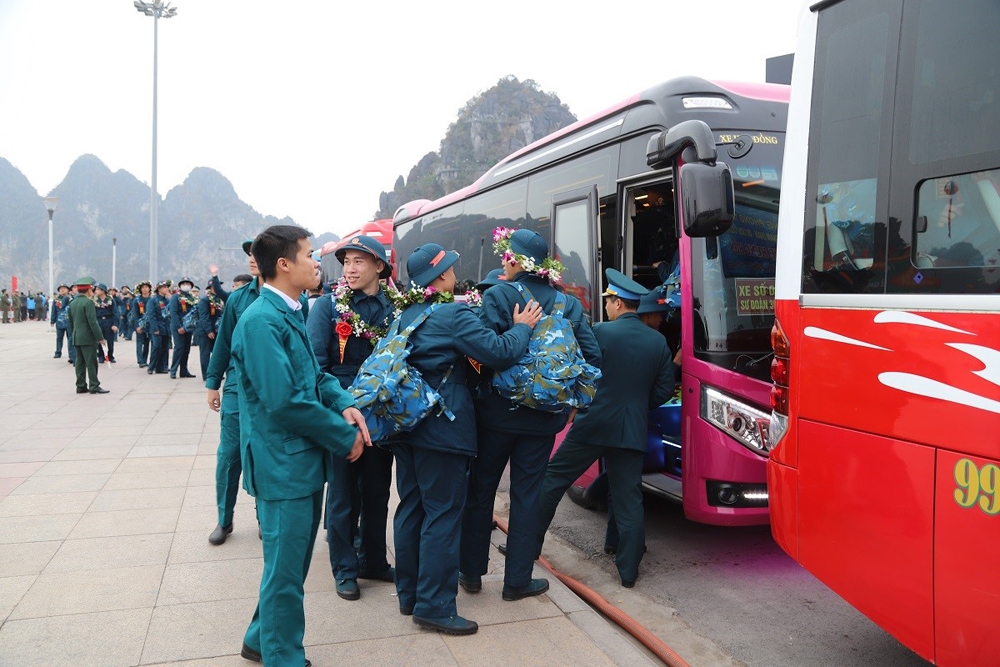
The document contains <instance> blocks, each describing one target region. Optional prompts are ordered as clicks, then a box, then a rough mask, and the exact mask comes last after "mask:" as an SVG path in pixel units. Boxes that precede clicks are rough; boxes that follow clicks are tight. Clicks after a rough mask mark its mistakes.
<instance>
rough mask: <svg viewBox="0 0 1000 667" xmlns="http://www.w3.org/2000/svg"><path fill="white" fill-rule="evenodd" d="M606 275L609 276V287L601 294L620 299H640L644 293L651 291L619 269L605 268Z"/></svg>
mask: <svg viewBox="0 0 1000 667" xmlns="http://www.w3.org/2000/svg"><path fill="white" fill-rule="evenodd" d="M604 275H605V276H607V278H608V288H607V289H606V290H604V293H603V294H601V296H616V297H618V298H619V299H626V300H628V301H638V300H640V299H641V298H642V295H643V294H647V293H648V292H649V290H648V289H646V288H645V287H643V286H642V285H640V284H639V283H637V282H636V281H634V280H632V279H631V278H629V277H628V276H626V275H625V274H624V273H622V272H621V271H618V270H617V269H604Z"/></svg>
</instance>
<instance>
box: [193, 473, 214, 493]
mask: <svg viewBox="0 0 1000 667" xmlns="http://www.w3.org/2000/svg"><path fill="white" fill-rule="evenodd" d="M187 483H188V484H189V485H190V486H210V487H211V488H212V489H214V488H215V468H198V469H196V470H192V471H191V473H190V474H189V475H188V479H187Z"/></svg>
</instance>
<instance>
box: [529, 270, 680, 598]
mask: <svg viewBox="0 0 1000 667" xmlns="http://www.w3.org/2000/svg"><path fill="white" fill-rule="evenodd" d="M605 274H606V275H607V278H608V289H607V291H605V292H604V294H603V296H604V297H605V301H604V310H605V312H606V313H607V316H608V320H610V321H609V322H604V323H601V324H597V325H595V326H594V336H595V337H596V338H597V342H598V344H599V345H600V347H601V355H602V358H603V360H604V361H603V364H602V366H601V369H602V372H603V373H604V375H603V376H602V377H601V380H600V383H599V384H598V386H597V395H596V396H595V397H594V402H593V403H592V404H591V406H590V409H589V410H587V412H586V413H583V414H580V415H579V416H578V417H577V418H576V419H575V421H574V422H573V427H572V428H571V429H570V431H569V434H568V435H567V436H566V439H565V440H564V441H563V443H562V445H560V447H559V450H558V451H557V452H556V453H555V455H554V456H553V457H552V460H551V461H549V464H548V467H547V468H546V471H545V481H544V483H543V484H542V496H541V502H540V507H539V523H538V532H537V534H536V549H535V554H536V555H538V554H540V553H541V551H542V542H543V541H544V540H545V531H546V530H548V527H549V524H550V523H551V522H552V517H553V516H554V515H555V513H556V506H557V505H558V504H559V500H560V499H561V498H562V496H563V494H564V493H565V492H566V489H568V488H569V486H570V484H572V483H573V481H574V480H576V479H577V478H578V477H579V476H580V475H581V474H583V472H584V471H585V470H586V469H587V468H589V467H590V466H591V465H592V464H593V463H594V461H596V460H597V459H599V458H600V457H602V456H603V457H604V459H605V461H606V462H607V472H608V481H609V483H610V485H611V496H612V498H613V499H614V508H615V523H616V524H617V527H618V533H619V536H620V537H619V543H618V553H617V556H616V564H617V566H618V574H619V575H620V576H621V582H622V585H623V586H625V587H626V588H632V587H633V586H634V585H635V580H636V579H637V578H638V576H639V561H640V560H642V554H643V552H644V551H645V548H646V536H645V528H644V526H643V514H642V462H643V459H644V458H645V456H646V423H647V420H648V416H649V411H650V410H651V409H652V408H654V407H656V406H658V405H660V404H661V403H663V401H665V400H667V398H669V397H670V396H671V394H673V390H674V373H675V366H674V363H673V361H671V357H672V356H673V355H672V354H671V352H670V348H669V347H668V346H667V341H666V339H665V338H664V337H663V336H662V335H661V334H660V333H659V332H656V331H653V330H652V329H650V328H649V327H647V326H646V325H645V324H643V323H642V321H641V320H640V319H639V316H638V314H636V310H637V309H638V307H639V302H640V299H641V298H642V296H643V295H644V294H646V293H647V291H648V290H647V289H646V288H645V287H643V286H642V285H640V284H639V283H637V282H635V281H634V280H632V279H631V278H628V277H626V276H625V275H623V274H622V273H621V272H619V271H616V270H614V269H607V270H606V271H605Z"/></svg>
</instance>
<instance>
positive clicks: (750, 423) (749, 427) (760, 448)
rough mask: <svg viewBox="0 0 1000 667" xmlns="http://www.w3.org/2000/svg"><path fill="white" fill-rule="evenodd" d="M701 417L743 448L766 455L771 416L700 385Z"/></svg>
mask: <svg viewBox="0 0 1000 667" xmlns="http://www.w3.org/2000/svg"><path fill="white" fill-rule="evenodd" d="M701 418H702V419H704V420H705V421H707V422H708V423H710V424H712V425H713V426H715V427H716V428H718V429H719V430H721V431H724V432H725V433H727V434H729V435H730V436H732V437H733V438H735V439H736V440H737V441H738V442H739V443H740V444H741V445H743V446H744V447H746V448H747V449H750V450H752V451H754V452H756V453H757V454H760V455H761V456H767V450H768V448H769V446H768V442H769V437H768V436H769V433H768V431H769V429H770V426H771V419H770V417H768V415H766V414H764V413H763V412H761V411H760V410H758V409H757V408H753V407H750V406H749V405H747V404H746V403H743V402H741V401H737V400H736V399H735V398H733V397H731V396H727V395H726V394H723V393H722V392H720V391H718V390H716V389H712V388H710V387H706V386H704V385H702V387H701Z"/></svg>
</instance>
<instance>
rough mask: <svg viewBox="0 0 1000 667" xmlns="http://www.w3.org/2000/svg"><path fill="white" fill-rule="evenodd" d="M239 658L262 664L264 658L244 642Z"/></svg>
mask: <svg viewBox="0 0 1000 667" xmlns="http://www.w3.org/2000/svg"><path fill="white" fill-rule="evenodd" d="M240 656H242V657H244V658H246V659H247V660H250V661H251V662H264V658H263V657H262V656H261V654H260V651H255V650H253V649H252V648H250V647H249V646H247V644H246V642H243V648H241V649H240Z"/></svg>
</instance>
